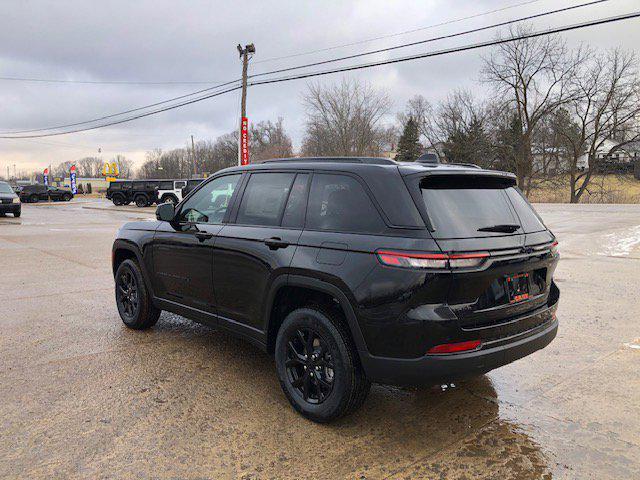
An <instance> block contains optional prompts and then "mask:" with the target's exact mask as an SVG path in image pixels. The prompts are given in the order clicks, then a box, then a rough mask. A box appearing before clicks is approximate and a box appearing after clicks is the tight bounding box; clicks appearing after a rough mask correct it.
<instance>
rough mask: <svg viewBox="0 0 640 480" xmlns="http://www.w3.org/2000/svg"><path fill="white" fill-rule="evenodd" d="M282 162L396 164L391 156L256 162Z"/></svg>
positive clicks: (286, 159) (288, 159)
mask: <svg viewBox="0 0 640 480" xmlns="http://www.w3.org/2000/svg"><path fill="white" fill-rule="evenodd" d="M280 162H300V163H311V162H317V163H364V164H367V165H396V162H395V161H394V160H391V159H390V158H380V157H291V158H270V159H268V160H262V161H260V162H256V163H280Z"/></svg>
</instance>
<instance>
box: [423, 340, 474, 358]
mask: <svg viewBox="0 0 640 480" xmlns="http://www.w3.org/2000/svg"><path fill="white" fill-rule="evenodd" d="M480 345H482V342H481V341H480V340H469V341H466V342H458V343H443V344H442V345H436V346H435V347H431V348H430V349H429V350H427V355H442V354H445V353H460V352H469V351H472V350H477V349H478V348H480Z"/></svg>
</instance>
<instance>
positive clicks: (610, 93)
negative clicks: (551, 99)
mask: <svg viewBox="0 0 640 480" xmlns="http://www.w3.org/2000/svg"><path fill="white" fill-rule="evenodd" d="M573 81H574V87H575V90H576V92H577V94H576V95H575V97H574V98H573V99H572V101H571V103H570V106H569V113H570V115H571V121H570V122H562V121H561V122H557V128H558V131H559V132H560V134H561V135H562V136H563V137H564V139H565V140H566V141H567V143H568V145H569V146H570V149H569V150H570V156H569V165H568V170H569V177H570V179H569V182H570V189H571V197H570V201H571V203H577V202H579V201H580V197H581V196H582V195H583V194H584V193H585V192H586V191H588V188H589V185H590V182H591V180H592V178H593V174H594V173H595V172H596V171H597V170H598V168H599V166H600V165H601V163H602V162H603V161H605V160H606V159H607V158H609V157H611V155H613V154H615V153H617V152H619V151H620V150H624V148H625V147H626V146H627V145H629V144H630V143H632V142H636V141H638V140H640V80H639V78H638V67H637V58H636V57H635V55H634V54H632V53H625V52H622V51H620V50H613V51H610V52H607V53H605V54H601V55H595V54H594V55H591V60H590V61H589V62H588V64H586V65H585V66H584V67H583V68H582V69H581V71H580V73H579V75H576V77H575V78H574V80H573Z"/></svg>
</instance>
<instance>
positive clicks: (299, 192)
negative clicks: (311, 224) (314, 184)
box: [282, 173, 309, 228]
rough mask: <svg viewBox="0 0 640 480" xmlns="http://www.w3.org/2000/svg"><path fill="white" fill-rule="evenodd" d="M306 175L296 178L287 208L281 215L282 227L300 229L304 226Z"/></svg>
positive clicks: (307, 178) (301, 174)
mask: <svg viewBox="0 0 640 480" xmlns="http://www.w3.org/2000/svg"><path fill="white" fill-rule="evenodd" d="M308 181H309V174H308V173H300V174H298V175H297V176H296V179H295V181H294V182H293V187H291V193H289V200H287V206H286V207H285V208H284V214H283V215H282V226H283V227H289V228H302V227H303V226H304V214H305V211H306V207H307V183H308Z"/></svg>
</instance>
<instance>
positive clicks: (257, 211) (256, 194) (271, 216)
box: [236, 173, 295, 226]
mask: <svg viewBox="0 0 640 480" xmlns="http://www.w3.org/2000/svg"><path fill="white" fill-rule="evenodd" d="M294 177H295V173H254V174H252V175H251V178H249V183H248V184H247V188H246V189H245V192H244V195H243V196H242V202H241V203H240V208H239V209H238V217H237V219H236V223H238V224H240V225H264V226H276V225H280V218H281V216H282V213H283V210H284V205H285V202H286V201H287V199H288V198H289V191H290V190H291V184H292V183H293V178H294Z"/></svg>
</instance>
